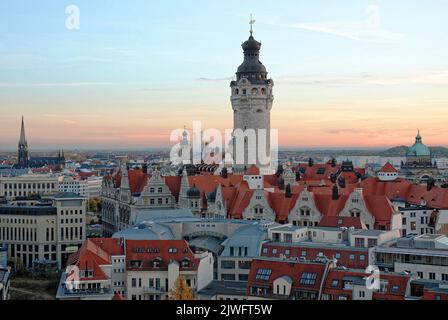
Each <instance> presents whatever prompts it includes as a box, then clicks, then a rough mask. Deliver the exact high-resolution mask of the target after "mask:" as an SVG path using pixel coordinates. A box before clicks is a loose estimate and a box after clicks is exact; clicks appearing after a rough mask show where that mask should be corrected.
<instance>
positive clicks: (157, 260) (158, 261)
mask: <svg viewBox="0 0 448 320" xmlns="http://www.w3.org/2000/svg"><path fill="white" fill-rule="evenodd" d="M161 264H162V258H160V257H157V258H155V259H154V260H152V267H153V268H160V265H161Z"/></svg>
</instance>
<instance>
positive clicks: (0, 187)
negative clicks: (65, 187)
mask: <svg viewBox="0 0 448 320" xmlns="http://www.w3.org/2000/svg"><path fill="white" fill-rule="evenodd" d="M58 184H59V181H58V177H57V175H55V174H31V173H30V174H25V175H21V176H16V177H0V195H1V196H3V197H5V198H6V199H7V200H12V199H14V198H16V197H29V196H32V195H52V194H56V193H58V192H59V186H58Z"/></svg>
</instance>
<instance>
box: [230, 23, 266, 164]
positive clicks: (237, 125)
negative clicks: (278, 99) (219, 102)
mask: <svg viewBox="0 0 448 320" xmlns="http://www.w3.org/2000/svg"><path fill="white" fill-rule="evenodd" d="M253 22H254V21H253V20H251V30H250V36H249V39H248V40H247V41H245V42H244V43H243V44H242V48H243V51H244V61H243V63H242V64H241V65H240V66H239V67H238V70H237V72H236V80H234V81H232V82H231V83H230V88H231V90H232V91H231V98H230V100H231V103H232V109H233V135H234V136H233V139H232V151H233V161H234V166H233V168H234V171H241V170H244V168H249V167H250V165H252V164H255V165H257V166H258V167H259V168H260V169H261V170H262V171H263V168H264V169H266V168H269V167H270V164H266V163H263V162H264V161H261V162H260V159H261V160H263V158H260V156H259V152H258V149H259V148H260V147H259V140H260V143H261V145H266V149H265V153H266V155H265V156H262V157H269V158H270V118H271V108H272V101H273V99H274V96H273V95H272V88H273V86H274V82H273V81H272V79H268V78H267V74H268V73H267V71H266V68H265V66H264V65H263V64H262V63H261V62H260V60H259V57H260V48H261V43H260V42H258V41H257V40H255V39H254V37H253V35H252V24H253ZM237 129H240V130H242V131H244V132H246V130H247V129H253V130H254V131H255V134H256V138H255V141H253V138H252V142H251V138H250V136H249V135H246V136H245V137H244V139H242V138H240V140H239V142H238V135H237V134H236V130H237ZM260 129H263V130H261V132H260V133H263V131H264V130H266V131H265V132H266V139H259V130H260ZM238 131H239V130H238ZM242 140H244V142H243V141H242ZM264 141H265V142H264ZM238 143H239V146H241V143H244V163H238V161H237V159H238V154H237V152H238V151H237V150H242V148H241V147H240V148H238ZM249 152H250V153H251V154H252V155H256V159H255V161H254V160H253V159H254V158H253V157H252V158H251V157H249V156H248V155H249ZM241 157H242V156H240V159H241Z"/></svg>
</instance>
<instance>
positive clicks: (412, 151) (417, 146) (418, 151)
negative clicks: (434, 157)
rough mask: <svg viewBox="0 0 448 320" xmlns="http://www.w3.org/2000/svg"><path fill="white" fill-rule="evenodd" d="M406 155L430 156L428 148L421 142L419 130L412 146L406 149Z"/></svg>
mask: <svg viewBox="0 0 448 320" xmlns="http://www.w3.org/2000/svg"><path fill="white" fill-rule="evenodd" d="M406 155H407V156H409V157H424V156H431V151H430V150H429V148H428V147H427V146H426V145H425V144H423V143H422V137H421V136H420V132H419V133H418V134H417V136H416V137H415V143H414V145H413V146H412V147H410V148H409V149H408V152H407V153H406Z"/></svg>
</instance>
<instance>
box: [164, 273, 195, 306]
mask: <svg viewBox="0 0 448 320" xmlns="http://www.w3.org/2000/svg"><path fill="white" fill-rule="evenodd" d="M168 296H169V299H170V300H193V290H192V289H191V288H190V286H188V284H187V280H185V278H184V277H182V276H179V277H178V278H177V279H176V282H175V283H174V287H173V289H171V290H170V292H169V294H168Z"/></svg>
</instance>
